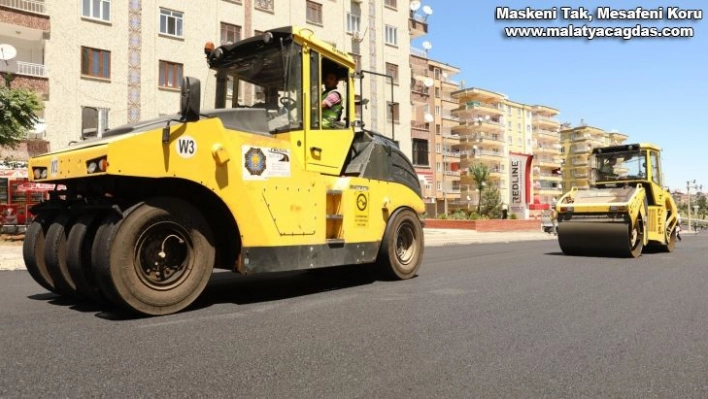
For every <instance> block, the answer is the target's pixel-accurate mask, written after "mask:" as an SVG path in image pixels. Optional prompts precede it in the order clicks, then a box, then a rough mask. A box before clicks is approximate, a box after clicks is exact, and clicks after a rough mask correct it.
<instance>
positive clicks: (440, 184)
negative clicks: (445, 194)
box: [438, 169, 442, 191]
mask: <svg viewBox="0 0 708 399" xmlns="http://www.w3.org/2000/svg"><path fill="white" fill-rule="evenodd" d="M438 172H440V169H438ZM438 191H442V182H438Z"/></svg>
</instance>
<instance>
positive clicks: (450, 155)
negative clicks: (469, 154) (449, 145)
mask: <svg viewBox="0 0 708 399" xmlns="http://www.w3.org/2000/svg"><path fill="white" fill-rule="evenodd" d="M442 153H443V155H444V156H445V157H447V158H457V159H458V160H459V159H460V154H461V152H460V151H443V152H442ZM448 160H449V159H448Z"/></svg>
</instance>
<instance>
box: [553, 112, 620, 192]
mask: <svg viewBox="0 0 708 399" xmlns="http://www.w3.org/2000/svg"><path fill="white" fill-rule="evenodd" d="M627 139H628V136H627V135H625V134H622V133H619V132H614V131H613V132H606V131H604V130H602V129H600V128H597V127H593V126H589V125H587V124H584V123H582V122H581V125H580V126H576V127H570V125H564V126H563V127H562V130H561V140H562V149H561V151H562V152H563V169H562V170H563V174H562V178H563V179H562V187H563V191H564V192H565V191H568V190H570V189H571V187H578V189H587V188H589V187H590V177H591V173H592V165H591V164H590V154H591V152H592V149H593V148H597V147H606V146H611V145H621V144H623V143H624V142H625V141H627Z"/></svg>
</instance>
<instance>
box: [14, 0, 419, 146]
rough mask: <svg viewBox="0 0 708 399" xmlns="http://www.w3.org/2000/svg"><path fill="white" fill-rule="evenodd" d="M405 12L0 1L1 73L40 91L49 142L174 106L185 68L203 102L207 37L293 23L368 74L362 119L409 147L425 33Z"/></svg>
mask: <svg viewBox="0 0 708 399" xmlns="http://www.w3.org/2000/svg"><path fill="white" fill-rule="evenodd" d="M414 8H415V7H414ZM411 9H412V8H411V7H410V2H409V1H405V2H401V1H398V0H385V1H373V0H367V1H365V0H319V1H310V0H298V1H279V2H276V1H274V0H202V1H180V0H121V1H117V0H62V1H45V0H0V43H7V44H10V45H12V46H13V48H16V49H17V56H16V57H15V58H14V59H13V60H11V61H9V62H8V64H7V65H2V66H0V71H5V70H7V72H12V73H13V74H15V75H16V79H15V80H14V82H13V86H14V87H30V88H33V89H35V90H36V91H37V92H39V93H41V95H42V97H43V99H44V101H45V102H44V105H45V109H44V111H43V114H42V117H43V119H44V121H45V126H46V130H43V131H41V132H39V133H38V135H39V136H41V137H42V138H46V139H47V140H49V142H50V145H51V148H52V149H57V148H61V147H64V146H66V145H68V144H69V143H71V142H74V141H80V140H82V139H86V138H89V137H93V136H95V135H97V134H100V133H101V132H102V131H104V130H105V129H107V128H111V127H115V126H118V125H121V124H124V123H129V122H136V121H138V120H146V119H151V118H154V117H158V116H160V115H166V114H172V113H175V112H176V111H177V109H178V105H179V90H180V84H181V78H182V77H183V76H187V75H189V76H194V77H197V78H199V79H200V80H201V81H202V90H204V92H205V93H204V99H205V100H204V101H203V103H202V106H203V107H211V106H212V105H213V102H212V101H211V100H209V99H210V98H213V94H214V88H215V80H214V74H213V73H212V72H211V71H209V70H208V68H207V65H206V63H205V60H204V52H203V48H204V44H205V43H206V42H207V41H212V42H214V43H216V44H217V45H218V44H219V43H227V42H235V41H238V40H241V39H243V38H247V37H250V36H253V35H255V34H258V33H259V32H262V31H264V30H267V29H270V28H276V27H281V26H287V25H298V26H303V27H307V28H310V29H312V31H313V32H314V33H315V34H316V35H319V37H320V38H323V39H324V40H326V41H328V42H330V43H332V44H333V45H335V46H336V47H337V48H339V49H341V50H342V51H344V52H347V53H349V54H351V55H352V56H353V57H354V58H355V60H356V61H357V63H358V65H359V69H361V70H366V71H371V72H374V74H371V75H367V77H366V78H365V79H364V80H363V81H362V89H363V90H362V93H360V94H362V95H363V97H364V98H367V99H369V103H368V106H367V107H366V108H365V109H364V110H363V111H364V112H363V119H364V123H365V127H366V128H367V129H371V130H375V131H377V132H379V133H381V134H384V135H386V136H388V137H392V138H394V139H395V140H396V141H398V142H399V143H400V146H401V148H402V150H403V151H404V152H405V153H406V154H408V155H410V154H411V140H410V131H411V129H410V121H411V115H410V112H411V107H409V106H408V104H410V88H409V86H408V85H407V82H409V81H410V78H411V77H410V68H409V67H408V64H409V54H410V40H411V39H413V38H415V37H418V36H420V35H423V34H425V33H426V32H427V21H426V16H425V15H423V14H420V12H418V13H416V12H414V11H411ZM419 14H420V15H419ZM3 64H4V63H3ZM379 75H391V76H392V77H393V79H388V78H386V77H385V76H379ZM401 82H403V84H401ZM358 87H359V85H358V84H357V90H358ZM392 89H393V90H392ZM392 92H393V94H391V93H392ZM401 105H405V106H401Z"/></svg>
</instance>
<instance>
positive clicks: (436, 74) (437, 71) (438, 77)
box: [433, 68, 440, 80]
mask: <svg viewBox="0 0 708 399" xmlns="http://www.w3.org/2000/svg"><path fill="white" fill-rule="evenodd" d="M433 75H434V76H435V80H440V69H439V68H435V69H433Z"/></svg>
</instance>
